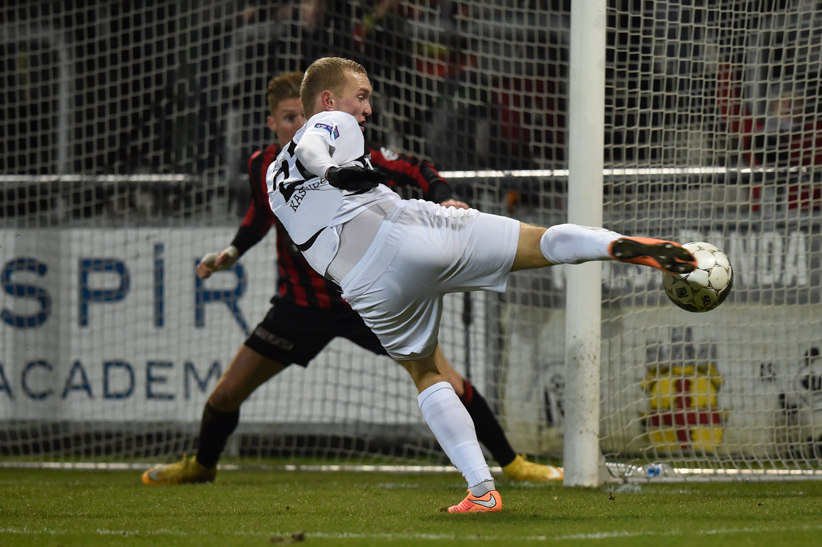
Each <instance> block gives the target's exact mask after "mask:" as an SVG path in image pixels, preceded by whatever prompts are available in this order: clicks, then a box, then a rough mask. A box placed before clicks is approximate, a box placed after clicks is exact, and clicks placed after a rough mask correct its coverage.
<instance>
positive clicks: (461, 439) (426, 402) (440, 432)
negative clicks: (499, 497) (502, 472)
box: [419, 382, 496, 495]
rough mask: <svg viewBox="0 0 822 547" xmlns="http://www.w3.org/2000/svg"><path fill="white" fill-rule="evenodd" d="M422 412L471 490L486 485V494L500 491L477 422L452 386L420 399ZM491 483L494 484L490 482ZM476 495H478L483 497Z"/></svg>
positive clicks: (430, 391)
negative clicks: (497, 488)
mask: <svg viewBox="0 0 822 547" xmlns="http://www.w3.org/2000/svg"><path fill="white" fill-rule="evenodd" d="M419 402H420V410H421V411H422V415H423V416H424V417H425V421H426V422H428V427H430V428H431V431H433V432H434V436H435V437H436V438H437V441H438V442H439V443H440V446H441V447H442V449H443V450H444V451H445V454H446V455H447V456H448V458H449V459H450V460H451V463H453V464H454V467H456V468H457V470H458V471H459V472H460V473H462V476H463V477H465V480H466V481H468V486H469V487H472V486H478V485H480V484H481V483H486V486H487V487H488V489H487V490H486V492H489V491H491V490H496V487H495V486H494V479H493V478H492V477H491V471H490V470H489V469H488V464H487V463H486V461H485V457H484V456H483V455H482V450H481V449H480V445H479V442H478V441H477V433H476V430H475V429H474V422H473V421H472V420H471V416H469V415H468V411H467V410H465V406H464V405H463V404H462V403H461V402H460V399H459V397H457V394H456V392H455V391H454V388H453V387H451V384H449V383H448V382H438V383H436V384H434V385H433V386H431V387H429V388H427V389H425V390H424V391H423V392H422V393H420V396H419ZM489 481H490V482H489ZM483 494H484V492H483V493H481V494H474V495H483Z"/></svg>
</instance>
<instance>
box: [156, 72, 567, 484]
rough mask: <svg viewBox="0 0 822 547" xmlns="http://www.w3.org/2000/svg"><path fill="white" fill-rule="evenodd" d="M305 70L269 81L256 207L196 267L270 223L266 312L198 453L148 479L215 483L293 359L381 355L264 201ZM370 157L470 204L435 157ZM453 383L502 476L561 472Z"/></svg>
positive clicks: (205, 270)
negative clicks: (339, 347)
mask: <svg viewBox="0 0 822 547" xmlns="http://www.w3.org/2000/svg"><path fill="white" fill-rule="evenodd" d="M301 81H302V73H301V72H292V73H288V74H283V75H280V76H277V77H275V78H273V79H272V80H271V82H269V85H268V90H267V93H266V95H267V100H268V104H269V110H270V113H271V115H270V116H269V117H268V119H267V122H268V126H269V128H270V129H271V130H272V131H273V132H274V133H275V134H276V135H277V140H278V142H279V145H272V146H269V147H268V148H266V150H265V151H264V152H256V153H254V154H253V155H252V156H251V158H250V159H249V162H248V173H249V180H250V184H251V190H252V199H251V204H250V205H249V208H248V211H247V213H246V215H245V218H244V219H243V222H242V224H241V226H240V228H239V229H238V230H237V234H236V236H235V237H234V240H233V241H232V243H231V245H230V246H229V247H228V248H226V249H225V250H223V251H222V252H220V253H209V254H207V255H205V256H204V257H203V259H202V260H201V261H200V263H199V264H198V266H197V275H198V276H199V277H200V278H201V279H205V278H207V277H209V276H210V275H211V274H212V273H213V272H217V271H221V270H225V269H227V268H229V267H231V266H232V265H233V264H234V263H235V262H236V261H237V260H238V259H239V257H240V256H241V255H242V254H243V253H245V252H246V251H247V250H248V249H250V248H251V247H253V246H254V245H255V244H256V243H257V242H259V241H260V240H261V239H262V238H263V237H265V235H266V234H267V233H268V232H269V230H270V229H271V228H272V226H273V227H275V229H276V230H277V269H278V273H279V275H278V278H277V294H276V295H275V296H274V298H272V299H271V304H272V307H271V309H270V310H269V312H268V314H267V315H266V317H265V319H263V321H262V322H261V323H260V324H259V325H257V327H256V328H255V329H254V331H253V332H252V334H251V335H250V336H249V337H248V339H247V340H246V341H245V343H244V344H243V345H242V346H240V349H239V350H238V351H237V353H236V355H235V356H234V359H233V360H232V361H231V364H230V365H229V367H228V369H226V371H225V372H224V373H223V375H222V377H221V378H220V381H219V382H218V383H217V386H216V387H215V388H214V391H213V392H212V393H211V395H210V396H209V399H208V402H207V403H206V405H205V409H204V410H203V418H202V422H201V425H200V437H199V447H198V450H197V455H196V456H184V457H183V459H182V460H181V461H178V462H175V463H171V464H166V465H157V466H154V467H152V468H151V469H148V470H147V471H146V472H145V473H143V477H142V479H143V482H144V483H145V484H181V483H193V482H210V481H213V480H214V477H215V475H216V472H217V462H218V461H219V459H220V454H221V453H222V451H223V449H224V448H225V445H226V441H227V439H228V436H229V435H231V433H232V432H233V431H234V430H235V429H236V427H237V423H238V422H239V417H240V406H241V405H242V403H243V402H244V401H245V400H246V399H247V398H248V397H249V396H250V395H251V393H252V392H253V391H254V390H255V389H257V387H259V386H260V385H262V384H263V383H265V382H266V381H267V380H269V379H270V378H272V377H273V376H275V375H277V374H278V373H280V372H281V371H282V370H283V369H284V368H285V367H287V366H289V365H291V364H292V363H297V364H298V365H301V366H307V365H308V363H309V362H310V361H311V359H313V358H314V357H315V356H316V355H317V354H318V353H319V352H320V351H321V350H322V349H323V348H324V347H325V346H326V345H327V344H328V343H329V342H330V341H331V340H332V339H334V338H336V337H338V336H341V337H343V338H347V339H349V340H351V341H352V342H354V343H355V344H357V345H359V346H361V347H363V348H365V349H367V350H369V351H371V352H373V353H376V354H378V355H387V352H386V351H385V349H384V348H383V347H382V345H381V344H380V342H379V340H378V339H377V337H376V335H375V334H374V333H373V332H371V330H370V329H369V328H368V327H367V326H366V325H365V323H364V322H363V320H362V319H361V318H360V316H359V315H358V314H357V313H356V312H355V311H353V310H352V309H351V308H350V307H349V306H348V304H346V302H345V301H344V300H343V299H342V297H341V296H340V294H341V293H340V289H339V288H338V287H337V285H335V284H334V283H332V282H331V281H328V280H327V279H325V278H324V277H323V276H321V275H319V274H318V273H316V272H315V271H314V270H313V269H311V267H310V266H309V265H308V263H307V262H306V261H305V259H304V258H303V256H302V254H301V253H300V252H299V251H298V250H297V248H296V246H295V245H294V243H293V242H292V241H291V239H290V238H289V237H288V234H287V233H286V231H285V229H284V228H283V227H282V225H281V224H280V223H279V221H277V219H276V217H275V216H274V213H272V211H271V208H270V206H269V203H268V194H267V189H266V187H265V175H266V170H267V169H268V166H269V165H270V164H271V163H272V162H273V161H274V159H275V158H276V157H277V154H278V152H279V151H280V148H281V146H284V145H286V144H288V142H289V141H290V140H291V139H292V137H293V136H294V134H295V133H296V132H297V130H299V129H300V128H301V127H302V126H303V125H304V124H305V116H304V113H303V107H302V104H301V102H300V98H299V97H300V82H301ZM370 152H371V163H372V165H373V166H374V167H376V168H377V169H379V170H380V171H382V172H383V173H384V174H386V175H387V176H388V178H389V179H390V180H389V185H394V186H404V187H416V188H419V189H420V190H421V191H422V193H423V195H424V196H425V198H426V199H428V200H431V201H435V202H437V203H440V204H442V205H445V206H454V207H457V208H467V207H468V206H467V205H466V204H465V203H462V202H460V201H457V200H455V199H453V198H452V195H451V187H450V186H448V184H447V183H446V182H445V180H443V178H442V177H441V176H440V175H439V173H438V172H437V170H436V169H435V168H434V166H433V165H431V164H430V163H429V162H427V161H424V160H421V159H418V158H415V157H413V156H408V155H404V154H396V153H394V152H391V151H389V150H386V149H376V148H372V149H371V150H370ZM446 374H447V377H448V381H449V382H450V383H451V385H452V386H453V387H454V390H455V392H456V393H457V395H458V396H459V397H460V400H461V401H462V403H463V404H464V405H465V407H466V409H467V410H468V413H469V415H470V416H471V419H472V420H473V421H474V425H475V427H476V431H477V438H478V440H479V441H480V442H481V443H482V444H483V445H485V447H486V448H488V450H489V451H490V452H491V454H492V455H493V456H494V458H495V459H496V460H497V462H499V463H500V465H502V466H503V470H504V471H505V474H506V475H507V476H508V477H509V478H511V479H514V480H527V481H550V480H560V479H562V477H563V473H562V469H561V468H558V467H553V466H549V465H538V464H535V463H532V462H528V461H526V460H525V459H524V458H523V457H522V456H519V455H517V453H516V452H514V449H513V448H512V447H511V445H510V443H509V442H508V439H507V438H506V437H505V433H504V432H503V431H502V428H501V427H500V425H499V423H498V422H497V419H496V417H495V416H494V413H493V412H492V411H491V409H490V408H489V406H488V403H487V402H486V401H485V399H484V398H483V397H482V395H481V394H480V393H479V392H478V391H477V390H476V389H475V388H474V387H473V386H472V385H471V384H470V383H469V382H468V381H467V380H464V379H463V378H462V377H461V376H460V375H459V373H457V372H456V371H455V370H453V369H452V368H450V367H448V370H447V371H446Z"/></svg>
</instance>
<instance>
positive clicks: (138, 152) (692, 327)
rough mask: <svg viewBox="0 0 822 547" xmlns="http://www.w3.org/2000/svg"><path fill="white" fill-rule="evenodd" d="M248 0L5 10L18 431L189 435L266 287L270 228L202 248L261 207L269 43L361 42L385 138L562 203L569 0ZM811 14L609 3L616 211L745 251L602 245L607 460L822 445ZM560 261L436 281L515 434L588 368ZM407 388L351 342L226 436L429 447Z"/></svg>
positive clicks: (11, 434)
mask: <svg viewBox="0 0 822 547" xmlns="http://www.w3.org/2000/svg"><path fill="white" fill-rule="evenodd" d="M259 4H262V5H260V6H257V5H255V3H254V2H217V1H214V0H210V1H209V0H206V1H203V2H198V3H184V2H180V3H175V2H172V3H164V4H162V5H155V4H151V3H134V4H128V5H122V4H107V3H103V4H90V5H88V6H83V7H75V6H73V5H68V4H66V5H63V4H60V3H51V4H43V3H32V4H25V5H24V4H19V3H14V2H12V3H10V4H9V5H8V6H6V5H4V7H2V8H0V14H2V17H0V21H2V23H0V27H2V32H1V33H0V59H2V64H0V77H1V78H2V81H3V85H2V86H0V112H2V116H3V119H4V120H5V123H4V124H3V126H2V127H0V132H2V139H0V149H1V150H2V153H0V257H1V258H2V260H0V280H1V281H2V285H3V291H2V293H1V294H0V317H1V318H2V322H0V454H2V455H3V457H4V458H8V459H10V460H13V461H53V460H60V461H66V462H85V461H98V460H106V461H111V460H126V461H134V460H137V461H146V460H148V459H156V458H164V457H169V458H171V457H176V456H178V455H179V454H180V453H182V452H184V451H188V452H191V451H192V450H193V449H194V448H195V447H196V443H197V432H198V429H199V418H200V415H201V412H202V408H203V405H204V403H205V401H206V400H207V398H208V395H209V393H210V392H211V390H212V389H213V388H214V386H215V384H216V381H217V379H218V377H219V375H220V374H221V373H222V371H224V370H225V368H226V367H227V366H228V363H229V362H230V360H231V358H232V357H233V355H234V353H235V352H236V350H237V349H238V348H239V347H240V345H241V344H242V343H243V341H244V340H245V337H246V335H247V333H248V332H249V331H250V329H253V328H254V326H255V325H256V324H257V323H258V322H259V321H260V320H262V318H263V317H264V315H265V313H266V312H267V310H268V307H269V304H268V301H269V299H270V297H271V296H272V295H273V293H274V286H275V285H274V283H275V275H276V269H275V264H274V263H275V259H276V247H275V242H274V234H270V235H269V236H268V238H266V239H265V240H263V242H261V243H260V244H259V245H257V246H256V247H255V248H254V249H253V250H251V251H250V252H248V253H247V254H246V255H245V256H243V258H242V260H241V261H240V262H239V263H238V264H237V265H236V266H235V267H234V268H232V269H231V270H229V271H226V272H223V273H221V274H219V275H215V276H214V277H213V278H211V279H209V280H206V281H198V280H197V279H196V276H195V275H194V267H195V264H196V261H197V260H198V259H199V258H200V257H202V256H203V255H204V254H205V253H207V252H211V251H217V250H219V249H222V248H224V247H225V246H226V245H227V244H228V243H229V242H230V241H231V239H232V238H233V235H234V233H235V230H236V228H237V226H238V225H239V222H240V218H241V216H242V215H243V214H244V212H245V209H246V207H247V204H248V198H249V191H248V188H247V187H248V182H247V177H246V175H245V172H244V170H245V161H246V160H247V158H248V157H249V155H250V154H251V153H252V151H254V150H258V149H261V148H263V147H265V146H266V145H268V144H271V143H273V139H274V136H273V135H272V134H271V132H270V131H269V130H268V129H267V127H266V120H265V118H266V115H267V112H266V104H265V100H264V91H265V87H266V83H267V81H268V80H269V79H270V78H271V77H272V76H274V75H275V74H277V73H279V72H282V71H286V70H296V69H300V68H305V67H306V66H307V65H308V64H309V63H310V62H311V61H312V60H313V59H315V58H317V57H320V56H323V55H341V56H346V57H350V58H353V59H356V60H358V61H360V62H361V63H362V64H363V65H364V66H365V67H366V68H367V69H368V70H369V74H370V77H371V80H372V84H373V86H374V96H373V106H374V115H373V117H372V121H371V122H370V123H369V127H368V131H367V135H366V136H367V138H368V139H369V140H370V141H371V142H373V143H379V144H382V145H384V146H386V147H387V148H389V149H392V150H395V151H398V152H406V153H411V154H415V155H418V156H421V157H425V158H427V159H430V160H432V161H433V162H434V163H435V164H436V165H437V167H438V168H439V169H440V170H441V171H442V172H443V174H444V175H445V176H446V178H447V179H448V180H449V181H450V182H451V184H452V186H453V187H454V188H455V192H456V193H457V195H458V196H460V197H461V198H463V199H465V200H466V201H468V202H469V203H471V204H472V205H474V206H476V207H478V208H480V209H482V210H485V211H488V212H493V213H497V214H503V215H509V216H513V217H515V218H518V219H520V220H523V221H525V222H530V223H535V224H541V225H551V224H556V223H559V222H564V221H565V220H566V218H567V209H566V204H567V180H568V172H567V145H566V142H567V140H568V139H567V132H568V131H569V130H570V128H569V127H568V123H567V115H568V104H569V101H572V100H573V98H572V97H569V96H568V77H569V44H570V40H571V39H572V37H571V36H570V2H548V1H542V2H513V1H506V2H490V1H485V0H470V1H467V2H429V1H423V0H402V1H399V2H396V3H382V2H371V1H363V2H349V3H341V2H327V3H323V2H317V3H316V4H315V3H299V2H279V3H276V2H275V3H262V2H260V3H259ZM386 6H390V8H389V9H385V7H386ZM817 12H818V10H816V9H815V3H813V2H807V1H784V2H753V3H751V2H745V3H742V2H720V3H718V4H712V5H711V6H701V5H700V6H696V5H691V4H689V3H671V2H667V3H666V2H655V3H644V4H636V3H632V2H621V1H615V0H610V1H609V2H608V8H607V16H608V21H607V27H608V29H607V50H606V90H605V99H606V109H605V142H606V148H605V172H604V174H605V187H604V191H605V200H604V203H603V208H604V209H603V210H604V219H605V225H606V226H607V227H609V228H611V229H614V230H617V231H619V232H622V233H625V234H629V235H630V234H637V235H649V236H654V237H662V238H669V239H674V240H677V241H682V242H685V241H708V242H711V243H714V244H715V245H717V246H718V247H720V248H721V249H723V250H724V251H725V252H726V253H727V254H728V255H729V257H730V258H731V261H732V264H733V266H734V272H735V280H734V289H733V292H732V294H731V296H730V297H729V299H728V300H727V301H726V302H725V303H724V304H723V305H722V306H721V307H720V308H718V309H717V310H715V311H713V312H710V313H707V314H689V313H687V312H685V311H682V310H680V309H679V308H676V307H675V306H673V305H672V304H671V303H670V302H669V301H668V300H667V297H666V296H665V295H664V292H663V290H662V287H661V278H660V276H659V275H657V274H656V273H654V272H651V271H646V270H643V269H641V268H639V267H631V266H625V265H620V264H611V263H604V264H603V316H602V317H603V322H602V373H601V374H602V378H601V423H600V437H601V441H600V444H601V449H602V451H603V454H604V455H605V457H606V459H607V460H608V461H612V462H621V463H624V464H627V465H623V466H621V467H618V468H617V467H615V466H611V467H610V469H611V470H612V471H613V472H614V473H615V474H619V475H620V476H634V477H636V476H644V474H645V473H646V470H647V469H646V467H643V466H645V465H646V464H649V463H662V464H666V465H668V466H670V467H671V468H672V469H677V470H679V473H680V475H683V476H693V475H696V474H699V475H700V476H712V477H717V476H729V475H733V474H757V475H759V476H771V475H773V476H779V477H784V476H797V475H798V476H812V475H813V473H814V471H815V470H816V468H817V465H816V462H817V461H818V458H819V457H820V455H822V396H820V393H822V356H820V353H819V347H820V344H821V343H822V340H820V336H819V332H822V331H821V330H820V326H822V325H820V323H822V319H820V318H822V313H820V312H822V310H820V309H818V306H819V305H820V300H821V298H820V289H819V286H820V281H822V279H820V267H822V260H820V259H822V256H820V253H822V245H820V233H819V225H820V220H822V216H821V215H822V213H820V205H822V191H821V190H820V183H819V178H820V177H819V174H818V173H817V172H816V169H815V165H816V163H817V159H820V160H822V141H820V142H819V143H817V141H818V140H819V139H820V138H822V133H818V131H822V127H820V128H819V129H817V110H818V89H817V86H818V80H819V73H820V62H822V60H821V59H820V54H822V49H820V46H819V44H820V43H822V41H820V34H822V16H820V15H819V14H818V13H817ZM818 135H820V136H818ZM408 195H412V196H416V195H417V194H414V193H413V192H411V193H410V194H408ZM594 205H595V204H592V206H594ZM568 275H573V266H568V267H566V266H563V267H557V268H551V269H548V270H542V271H532V272H519V273H517V274H514V275H512V276H511V278H510V283H509V289H508V291H507V292H506V293H505V294H504V295H497V294H484V293H475V294H472V295H471V296H470V297H465V296H463V295H451V296H449V297H448V298H447V299H446V313H445V316H444V320H443V327H442V331H441V342H442V345H443V348H444V350H445V353H446V355H447V357H448V358H449V360H451V362H452V364H453V365H454V366H455V368H456V369H457V370H458V371H460V372H461V373H463V374H464V375H465V376H467V377H470V379H471V381H472V383H473V384H474V385H475V386H476V387H477V389H478V390H479V391H480V392H481V393H482V394H483V395H484V396H485V398H486V399H487V400H488V402H489V404H490V405H491V407H492V408H493V410H494V411H495V412H496V414H497V416H498V418H499V420H500V422H501V424H502V425H503V427H504V429H505V431H506V433H507V435H508V437H509V439H510V441H511V443H512V445H513V446H514V448H515V449H516V450H517V451H519V452H527V453H528V454H531V455H532V456H534V457H536V458H541V459H543V461H544V460H545V459H546V458H552V459H556V458H557V457H559V456H560V455H561V453H562V443H563V435H562V431H563V427H564V425H565V424H564V413H563V409H564V406H565V403H566V401H565V399H564V384H565V378H566V374H572V373H573V371H569V372H567V373H566V370H565V364H564V361H565V350H564V340H565V314H564V309H565V291H564V288H565V279H566V276H568ZM415 395H416V394H415V390H414V387H413V384H412V383H411V382H410V381H409V379H408V378H407V374H406V373H405V372H404V371H403V370H402V369H401V367H399V366H397V365H396V364H394V363H392V362H391V361H390V360H388V359H386V358H381V357H376V356H373V355H371V354H369V353H367V352H365V351H362V350H360V349H359V348H357V347H356V346H354V345H352V344H350V343H349V342H347V341H343V340H335V341H334V342H332V343H331V344H330V345H329V346H328V348H326V350H324V351H323V352H322V353H321V354H320V355H319V356H318V358H317V359H315V361H314V362H313V363H312V364H311V366H310V367H308V369H307V370H303V369H302V368H299V367H289V368H288V369H287V370H286V371H285V372H284V373H282V374H281V375H279V376H278V377H277V378H276V379H274V380H273V381H271V382H268V383H267V384H265V385H264V386H263V387H261V388H260V389H259V390H257V391H256V392H255V393H254V394H253V395H252V397H251V398H250V399H249V400H248V401H247V402H246V403H245V404H244V405H243V407H242V412H241V423H240V427H239V429H238V431H237V433H236V434H235V435H234V436H233V437H232V440H231V441H230V444H229V447H228V449H227V454H229V455H243V456H252V457H261V456H271V455H289V456H295V455H296V456H312V457H319V458H328V459H331V460H334V461H338V462H339V461H353V460H357V461H377V460H379V461H385V460H390V461H404V462H409V461H419V460H421V459H422V460H424V461H426V462H432V461H433V462H444V461H445V459H444V457H443V456H442V454H441V452H440V451H439V450H438V448H437V446H436V444H435V442H434V440H433V438H432V436H431V434H430V432H429V431H428V429H427V427H426V426H425V424H424V421H423V419H422V416H421V415H420V413H419V410H418V408H417V403H416V396H415ZM664 469H667V468H664Z"/></svg>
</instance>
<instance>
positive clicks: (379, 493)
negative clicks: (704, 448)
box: [0, 469, 822, 547]
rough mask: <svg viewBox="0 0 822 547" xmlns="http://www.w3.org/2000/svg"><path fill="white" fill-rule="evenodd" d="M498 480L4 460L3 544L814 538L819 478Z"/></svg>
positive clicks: (819, 523)
mask: <svg viewBox="0 0 822 547" xmlns="http://www.w3.org/2000/svg"><path fill="white" fill-rule="evenodd" d="M498 487H499V489H500V491H501V493H502V497H503V503H504V510H503V512H502V513H498V514H484V515H449V514H447V513H442V512H440V511H439V509H440V508H441V507H444V506H446V505H450V504H453V503H456V502H458V501H460V500H461V499H462V497H463V496H464V492H465V491H464V485H463V482H462V478H461V477H460V476H459V475H457V474H456V473H454V474H389V473H350V472H334V473H331V472H316V473H315V472H304V471H303V472H286V471H224V472H221V473H220V474H219V475H218V477H217V481H216V482H215V483H214V484H205V485H186V486H174V487H147V486H144V485H143V484H142V483H141V482H140V473H139V472H134V471H132V472H122V471H117V472H115V471H106V472H101V471H55V470H28V469H26V470H20V469H0V545H2V546H6V545H8V546H15V547H17V546H21V547H22V546H37V547H43V546H45V547H57V546H63V547H68V546H74V545H78V546H79V545H82V546H92V547H93V546H97V545H124V546H143V545H163V546H176V545H197V546H219V547H231V546H234V545H238V546H239V545H242V546H257V545H259V546H264V545H277V544H279V545H283V544H289V543H292V542H293V543H299V544H301V545H306V546H308V545H324V546H325V545H346V546H382V545H391V546H393V545H414V546H417V547H420V546H434V545H463V546H464V545H466V543H467V541H469V540H476V539H482V540H483V541H484V542H485V544H486V545H494V546H497V545H512V546H513V545H517V546H519V545H580V546H605V545H607V546H608V547H611V546H631V547H642V546H654V547H658V546H659V545H700V546H711V545H722V546H723V547H733V546H742V545H750V546H766V547H780V546H784V545H801V546H803V547H806V546H808V545H818V544H820V543H822V540H820V537H821V536H822V482H817V481H812V482H793V483H776V482H771V483H715V484H688V483H685V484H654V485H641V486H639V488H638V491H633V492H621V491H619V490H617V491H614V492H613V493H612V491H613V490H614V487H613V486H611V487H608V488H597V489H577V488H563V487H562V486H561V485H558V484H547V485H536V484H517V483H510V482H507V481H505V479H502V478H501V479H499V481H498ZM634 490H637V489H636V488H634ZM300 532H304V536H303V537H304V541H302V542H297V541H295V540H293V539H292V537H291V536H292V534H298V533H300Z"/></svg>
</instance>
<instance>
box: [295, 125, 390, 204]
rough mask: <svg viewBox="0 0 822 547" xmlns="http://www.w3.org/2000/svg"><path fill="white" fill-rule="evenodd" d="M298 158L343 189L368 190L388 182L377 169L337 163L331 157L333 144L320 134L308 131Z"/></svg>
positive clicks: (301, 141) (300, 147)
mask: <svg viewBox="0 0 822 547" xmlns="http://www.w3.org/2000/svg"><path fill="white" fill-rule="evenodd" d="M295 153H296V155H297V159H299V160H300V163H301V164H302V166H303V167H304V168H305V169H307V170H308V171H309V172H310V173H311V174H313V175H316V176H318V177H322V178H324V179H325V180H327V181H328V183H329V184H330V185H331V186H334V187H335V188H339V189H341V190H349V191H366V190H370V189H371V188H374V187H375V186H377V185H378V184H380V183H384V182H386V178H385V176H384V175H383V174H382V173H380V172H378V171H375V170H372V169H367V168H365V167H359V166H355V165H352V166H345V167H342V166H340V165H337V162H335V161H334V160H333V159H332V158H331V144H330V143H329V142H328V141H326V140H325V139H324V138H323V137H321V136H320V135H314V134H309V133H306V134H305V135H304V136H303V138H302V139H301V140H300V144H298V145H297V149H296V151H295Z"/></svg>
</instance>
